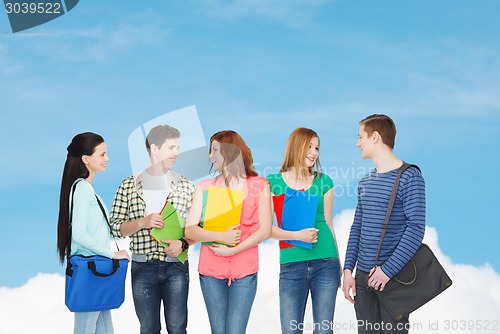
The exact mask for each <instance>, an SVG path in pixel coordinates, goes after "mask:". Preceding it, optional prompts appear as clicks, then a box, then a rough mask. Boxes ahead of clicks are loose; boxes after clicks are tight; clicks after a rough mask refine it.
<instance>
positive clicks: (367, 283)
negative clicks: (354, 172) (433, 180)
mask: <svg viewBox="0 0 500 334" xmlns="http://www.w3.org/2000/svg"><path fill="white" fill-rule="evenodd" d="M359 124H360V129H359V134H358V143H357V144H356V146H357V147H359V148H360V149H361V157H362V158H363V159H371V160H372V161H373V163H374V164H375V167H376V168H375V169H373V170H372V171H371V172H370V173H368V174H367V175H365V176H364V177H363V178H362V179H361V181H360V182H359V185H358V204H357V207H356V213H355V215H354V222H353V224H352V227H351V232H350V235H349V241H348V244H347V252H346V257H345V265H344V278H343V286H342V290H343V292H344V296H345V298H346V299H348V300H349V301H350V302H351V303H353V304H354V308H355V310H356V317H357V319H358V321H357V325H358V333H384V334H385V333H408V329H409V319H408V318H406V319H402V320H401V321H395V320H394V319H392V317H391V316H390V315H389V313H388V312H387V310H386V309H385V308H384V306H383V305H382V303H380V302H379V300H378V298H377V295H376V294H375V292H374V289H375V290H380V291H382V290H383V289H384V287H385V285H386V283H387V282H388V281H389V280H390V279H391V278H392V277H393V276H394V275H396V274H397V273H398V272H399V271H400V270H401V268H403V266H404V265H405V264H406V263H407V262H408V261H409V260H410V259H411V258H412V257H413V255H415V253H416V252H417V250H418V248H419V246H420V243H421V242H422V239H423V237H424V232H425V183H424V179H423V178H422V174H421V173H420V171H419V170H418V169H416V168H414V167H410V168H408V169H407V170H406V171H405V172H404V173H403V174H402V175H401V179H400V183H399V187H398V193H397V196H396V200H395V202H394V207H393V209H392V213H391V217H390V220H389V224H388V227H387V233H386V235H385V238H384V243H383V246H382V250H381V253H380V258H379V263H375V257H376V255H377V250H378V244H379V241H380V235H381V232H382V225H383V223H384V220H385V215H386V212H387V206H388V203H389V198H390V196H391V192H392V187H393V185H394V181H395V179H396V176H397V174H398V171H399V168H400V167H401V165H402V164H403V161H402V160H400V159H399V158H397V157H396V156H395V155H394V152H393V149H394V141H395V138H396V126H395V124H394V122H393V120H392V119H391V118H390V117H388V116H386V115H372V116H369V117H367V118H365V119H363V120H362V121H361V122H360V123H359ZM376 264H377V265H378V266H377V267H376V269H375V265H376ZM354 267H356V269H357V270H356V275H355V277H353V270H354ZM367 287H371V288H372V289H368V288H367Z"/></svg>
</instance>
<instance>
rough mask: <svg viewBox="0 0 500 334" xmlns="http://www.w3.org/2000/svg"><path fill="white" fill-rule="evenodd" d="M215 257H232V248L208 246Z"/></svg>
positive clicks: (216, 245)
mask: <svg viewBox="0 0 500 334" xmlns="http://www.w3.org/2000/svg"><path fill="white" fill-rule="evenodd" d="M208 248H210V249H211V250H212V252H214V254H215V255H217V256H231V255H234V248H233V247H227V246H226V245H218V244H213V245H210V246H208Z"/></svg>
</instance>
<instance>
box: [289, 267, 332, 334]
mask: <svg viewBox="0 0 500 334" xmlns="http://www.w3.org/2000/svg"><path fill="white" fill-rule="evenodd" d="M339 282H340V262H339V259H338V258H334V259H332V258H329V259H319V260H311V261H300V262H290V263H285V264H282V265H280V281H279V294H280V319H281V332H282V333H283V334H289V333H295V334H296V333H302V330H303V328H314V332H313V333H314V334H320V333H321V334H327V333H333V327H334V324H333V314H334V312H335V299H336V297H337V290H338V287H339ZM309 291H310V292H311V299H312V312H313V322H314V323H313V324H312V325H311V324H304V313H305V310H306V304H307V298H308V296H309Z"/></svg>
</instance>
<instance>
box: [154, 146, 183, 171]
mask: <svg viewBox="0 0 500 334" xmlns="http://www.w3.org/2000/svg"><path fill="white" fill-rule="evenodd" d="M178 156H179V138H167V139H166V140H165V142H164V143H163V144H162V145H161V146H160V147H158V146H156V145H154V144H153V145H151V157H152V159H153V163H155V164H157V163H161V165H162V167H164V168H167V169H171V168H173V167H174V165H175V162H176V161H177V157H178Z"/></svg>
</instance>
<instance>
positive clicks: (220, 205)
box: [203, 186, 245, 246]
mask: <svg viewBox="0 0 500 334" xmlns="http://www.w3.org/2000/svg"><path fill="white" fill-rule="evenodd" d="M244 196H245V194H244V192H243V191H242V190H234V189H230V188H223V187H216V186H210V187H208V193H207V204H206V207H205V211H204V220H203V228H204V229H206V230H209V231H213V232H225V231H226V230H227V229H228V228H229V227H231V226H234V225H238V224H239V223H240V219H241V211H242V209H243V199H244ZM229 245H230V246H234V245H235V244H229Z"/></svg>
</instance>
